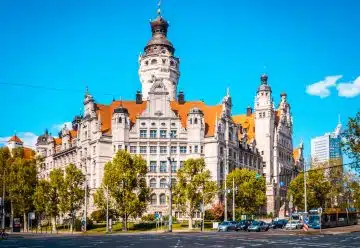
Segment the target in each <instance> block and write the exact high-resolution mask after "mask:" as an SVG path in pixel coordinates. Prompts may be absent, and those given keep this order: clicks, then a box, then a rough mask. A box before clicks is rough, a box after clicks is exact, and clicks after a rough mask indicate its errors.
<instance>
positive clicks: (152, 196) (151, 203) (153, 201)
mask: <svg viewBox="0 0 360 248" xmlns="http://www.w3.org/2000/svg"><path fill="white" fill-rule="evenodd" d="M150 205H157V197H156V194H152V195H151V196H150Z"/></svg>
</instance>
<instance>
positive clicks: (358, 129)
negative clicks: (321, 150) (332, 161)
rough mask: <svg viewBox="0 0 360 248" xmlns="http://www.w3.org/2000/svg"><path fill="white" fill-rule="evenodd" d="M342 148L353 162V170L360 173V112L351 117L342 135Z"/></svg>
mask: <svg viewBox="0 0 360 248" xmlns="http://www.w3.org/2000/svg"><path fill="white" fill-rule="evenodd" d="M342 137H343V139H342V146H343V148H344V150H345V153H346V154H347V155H348V157H349V158H350V159H351V160H353V164H352V168H355V169H356V170H357V171H358V172H360V112H359V111H358V112H357V113H356V116H355V117H350V118H349V120H348V123H347V127H346V129H345V130H344V132H343V133H342Z"/></svg>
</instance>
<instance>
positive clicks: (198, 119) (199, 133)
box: [187, 107, 205, 153]
mask: <svg viewBox="0 0 360 248" xmlns="http://www.w3.org/2000/svg"><path fill="white" fill-rule="evenodd" d="M204 123H205V122H204V113H203V112H202V111H201V110H200V109H199V108H196V107H195V108H191V109H190V111H189V113H188V115H187V131H188V142H189V143H190V144H194V149H193V150H192V152H193V153H199V152H200V143H201V141H202V140H203V138H204V132H205V124H204ZM195 146H197V148H196V147H195Z"/></svg>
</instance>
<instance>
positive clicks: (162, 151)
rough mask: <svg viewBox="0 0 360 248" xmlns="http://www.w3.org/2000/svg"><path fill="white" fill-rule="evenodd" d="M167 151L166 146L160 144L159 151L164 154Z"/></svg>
mask: <svg viewBox="0 0 360 248" xmlns="http://www.w3.org/2000/svg"><path fill="white" fill-rule="evenodd" d="M166 152H167V147H166V146H160V153H161V154H164V153H166Z"/></svg>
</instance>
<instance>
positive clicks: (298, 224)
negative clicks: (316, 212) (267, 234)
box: [285, 220, 303, 230]
mask: <svg viewBox="0 0 360 248" xmlns="http://www.w3.org/2000/svg"><path fill="white" fill-rule="evenodd" d="M302 227H303V223H302V222H301V221H299V220H292V221H289V222H288V223H287V224H286V226H285V229H286V230H294V229H301V228H302Z"/></svg>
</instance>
